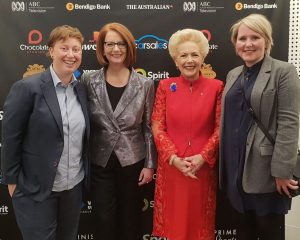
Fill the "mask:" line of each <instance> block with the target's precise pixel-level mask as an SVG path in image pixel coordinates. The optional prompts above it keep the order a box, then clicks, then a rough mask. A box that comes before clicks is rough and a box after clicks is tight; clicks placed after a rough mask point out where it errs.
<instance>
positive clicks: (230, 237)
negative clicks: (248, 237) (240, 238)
mask: <svg viewBox="0 0 300 240" xmlns="http://www.w3.org/2000/svg"><path fill="white" fill-rule="evenodd" d="M215 236H216V238H215V240H237V238H236V237H237V235H236V229H218V230H217V229H216V230H215Z"/></svg>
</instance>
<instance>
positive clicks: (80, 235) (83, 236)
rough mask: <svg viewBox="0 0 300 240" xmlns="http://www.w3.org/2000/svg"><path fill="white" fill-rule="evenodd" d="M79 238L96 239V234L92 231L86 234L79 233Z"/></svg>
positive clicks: (79, 239)
mask: <svg viewBox="0 0 300 240" xmlns="http://www.w3.org/2000/svg"><path fill="white" fill-rule="evenodd" d="M76 239H77V240H95V238H94V235H93V234H92V233H84V234H78V235H77V238H76Z"/></svg>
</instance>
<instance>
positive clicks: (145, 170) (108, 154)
mask: <svg viewBox="0 0 300 240" xmlns="http://www.w3.org/2000/svg"><path fill="white" fill-rule="evenodd" d="M96 53H97V58H98V61H99V63H100V65H104V67H103V68H102V69H100V70H99V71H96V72H93V73H91V74H88V75H83V77H82V79H83V81H84V82H85V84H86V87H87V91H88V98H89V106H90V111H91V128H92V130H91V140H90V141H91V147H90V153H91V155H90V157H91V161H92V167H91V175H92V178H91V194H92V200H93V212H94V213H95V221H96V228H97V229H96V232H95V234H99V235H96V239H102V240H116V239H123V240H139V239H141V236H140V230H141V227H140V223H141V209H142V203H143V201H142V199H141V198H140V186H142V185H144V184H146V183H149V182H150V181H151V180H152V176H153V169H154V168H155V167H156V151H155V145H154V142H153V137H152V131H151V126H150V120H151V119H150V118H151V113H152V105H153V101H154V84H153V81H152V80H150V79H147V78H145V77H143V76H142V75H140V74H138V73H136V72H135V71H134V70H133V69H132V66H133V64H134V63H135V58H136V45H135V41H134V37H133V36H132V34H131V32H130V31H129V30H128V29H127V28H126V27H125V26H123V25H121V24H118V23H109V24H106V25H105V26H104V27H102V28H101V29H100V32H99V37H98V41H97V50H96Z"/></svg>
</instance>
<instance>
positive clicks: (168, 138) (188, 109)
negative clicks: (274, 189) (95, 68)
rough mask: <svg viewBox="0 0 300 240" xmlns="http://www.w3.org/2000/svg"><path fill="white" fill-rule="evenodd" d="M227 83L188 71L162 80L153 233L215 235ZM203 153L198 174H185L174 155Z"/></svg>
mask: <svg viewBox="0 0 300 240" xmlns="http://www.w3.org/2000/svg"><path fill="white" fill-rule="evenodd" d="M222 91H223V83H222V82H221V81H219V80H215V79H206V78H203V77H201V76H200V78H199V79H198V80H196V81H194V82H193V83H190V81H188V80H186V79H184V78H183V77H176V78H169V79H165V80H162V81H160V83H159V86H158V89H157V92H156V99H155V104H154V109H153V114H152V128H153V134H154V139H155V143H156V146H157V151H158V168H157V176H156V188H155V205H154V219H153V221H154V222H153V224H154V226H153V235H155V236H161V237H167V238H168V240H213V239H214V229H215V209H216V185H217V181H216V169H215V162H216V159H217V156H218V144H219V119H220V109H221V95H222ZM174 153H176V154H177V155H178V156H179V157H187V156H192V155H195V154H199V153H200V154H201V155H202V157H203V158H204V160H205V161H206V163H205V164H204V165H203V166H202V168H201V169H200V170H199V171H198V172H197V177H198V179H192V178H190V177H186V176H184V175H183V174H182V173H181V172H179V170H177V169H176V168H175V167H174V166H170V165H169V158H170V156H171V155H172V154H174Z"/></svg>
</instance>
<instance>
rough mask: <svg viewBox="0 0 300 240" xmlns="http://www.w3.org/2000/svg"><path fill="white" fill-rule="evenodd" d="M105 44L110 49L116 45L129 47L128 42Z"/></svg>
mask: <svg viewBox="0 0 300 240" xmlns="http://www.w3.org/2000/svg"><path fill="white" fill-rule="evenodd" d="M104 45H105V46H106V47H107V48H110V49H113V48H114V47H115V46H116V45H117V46H118V48H120V49H125V48H126V47H127V43H125V42H104Z"/></svg>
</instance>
